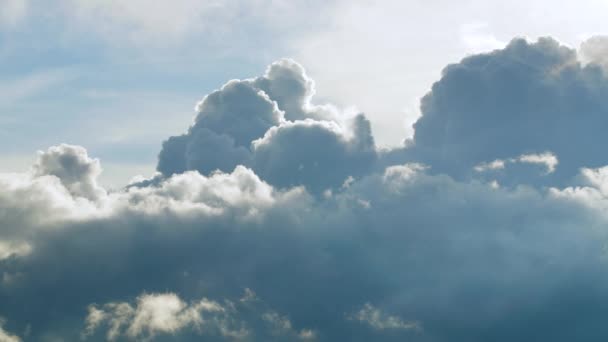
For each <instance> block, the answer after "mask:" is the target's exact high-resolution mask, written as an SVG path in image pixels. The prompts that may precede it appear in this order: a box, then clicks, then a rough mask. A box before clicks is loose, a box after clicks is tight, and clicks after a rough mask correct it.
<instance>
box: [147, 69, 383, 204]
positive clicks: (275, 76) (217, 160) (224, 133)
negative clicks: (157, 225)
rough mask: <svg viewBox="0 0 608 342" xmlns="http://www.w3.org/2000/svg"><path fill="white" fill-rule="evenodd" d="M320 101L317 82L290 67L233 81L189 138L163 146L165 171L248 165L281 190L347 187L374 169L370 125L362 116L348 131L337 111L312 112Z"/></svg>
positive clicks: (211, 101) (203, 106)
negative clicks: (315, 100)
mask: <svg viewBox="0 0 608 342" xmlns="http://www.w3.org/2000/svg"><path fill="white" fill-rule="evenodd" d="M313 95H314V82H313V81H312V80H311V79H310V78H308V76H307V75H306V73H305V71H304V69H303V68H302V66H300V65H299V64H297V63H296V62H294V61H292V60H288V59H284V60H280V61H278V62H275V63H273V64H272V65H271V66H270V67H269V68H268V70H267V71H266V73H265V75H264V76H261V77H258V78H255V79H248V80H242V81H240V80H233V81H230V82H228V83H227V84H225V85H224V86H223V87H222V88H221V89H220V90H217V91H215V92H213V93H211V94H209V95H207V96H205V98H204V99H203V100H202V101H201V102H200V103H199V104H198V105H197V107H196V110H197V113H198V114H197V116H196V119H195V123H194V124H193V125H192V127H190V128H189V129H188V132H187V133H186V134H184V135H181V136H177V137H171V138H169V139H168V140H167V141H166V142H165V143H164V144H163V149H162V151H161V152H160V155H159V163H158V171H160V172H161V173H162V174H164V175H166V176H170V175H171V174H175V173H181V172H184V171H186V170H197V171H199V172H201V173H203V174H209V173H210V172H212V171H214V170H220V171H225V172H227V171H231V170H232V169H234V167H235V166H236V165H247V166H250V167H252V168H253V170H255V171H256V173H258V174H259V175H260V176H261V177H262V178H263V179H264V180H266V181H268V182H270V183H271V184H273V185H277V186H279V187H288V186H297V185H304V186H306V187H307V188H308V189H309V190H311V191H313V192H315V193H320V192H322V191H324V190H327V189H332V188H335V187H339V186H340V185H341V184H342V183H343V182H344V181H345V180H346V179H347V178H348V177H349V176H351V177H352V176H356V175H361V174H364V173H365V172H367V170H369V169H371V167H372V164H373V162H374V159H375V145H374V140H373V137H372V134H371V129H370V124H369V121H368V120H367V119H366V118H365V117H364V116H363V115H362V114H360V115H359V116H357V117H355V118H354V119H351V121H352V122H351V123H350V125H346V124H345V123H344V122H342V120H339V114H338V112H337V110H336V109H335V108H334V107H332V106H329V105H314V104H312V103H311V99H312V96H313Z"/></svg>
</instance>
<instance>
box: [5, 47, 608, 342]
mask: <svg viewBox="0 0 608 342" xmlns="http://www.w3.org/2000/svg"><path fill="white" fill-rule="evenodd" d="M577 57H578V56H576V54H575V52H574V51H573V50H570V49H568V48H566V47H563V46H560V45H559V44H557V43H556V42H554V41H552V40H549V39H543V40H541V41H539V42H537V43H527V42H525V41H522V40H515V41H513V42H512V43H511V44H510V45H509V46H508V47H507V48H505V49H504V50H500V51H495V52H493V53H490V54H484V55H477V56H472V57H468V58H466V59H464V60H463V61H462V62H461V63H459V64H455V65H452V66H449V67H448V68H447V69H446V71H445V72H444V75H443V77H442V79H441V80H440V81H439V82H438V83H437V84H435V86H434V87H433V90H432V92H431V93H429V94H428V95H427V96H426V97H425V99H424V100H423V116H422V117H421V119H420V120H419V121H418V123H417V124H416V136H415V137H414V140H413V141H412V142H410V143H409V145H407V146H406V147H405V148H402V149H395V150H392V151H382V152H379V151H377V149H376V147H375V144H374V139H373V135H372V132H371V129H370V125H369V122H368V120H367V119H366V118H365V116H363V115H358V116H355V117H353V118H350V119H342V118H341V115H340V113H339V111H338V110H337V109H335V108H332V107H331V106H317V105H314V104H312V103H311V99H312V96H313V94H314V84H313V82H312V80H310V79H309V78H308V77H307V76H306V74H305V72H304V70H303V69H302V67H301V66H299V65H298V64H296V63H295V62H293V61H290V60H283V61H279V62H276V63H274V64H273V65H271V66H270V68H269V69H268V70H267V72H266V73H265V75H264V76H262V77H259V78H256V79H251V80H242V81H230V82H228V83H227V84H226V85H225V86H224V87H222V88H221V89H220V90H218V91H216V92H214V93H212V94H210V95H208V96H206V97H205V98H204V100H203V101H201V103H200V104H199V105H198V107H197V110H198V113H199V114H198V115H197V117H196V119H195V122H194V123H193V125H192V126H191V127H190V128H189V129H188V130H187V132H186V133H184V134H183V135H181V136H175V137H171V138H169V139H168V140H167V141H166V142H165V143H164V145H163V149H162V151H161V153H160V155H159V164H158V170H159V171H160V172H161V173H160V174H158V175H155V176H153V177H152V178H150V179H145V180H138V181H137V182H135V183H134V184H132V185H130V186H128V187H126V188H125V189H121V190H117V191H107V190H105V189H103V188H102V187H101V186H99V185H98V183H97V177H98V176H99V173H100V172H101V166H100V163H99V161H97V160H96V159H93V158H90V157H89V156H88V155H87V152H86V150H85V149H84V148H81V147H77V146H70V145H61V146H57V147H52V148H50V149H49V150H47V151H46V152H41V153H40V156H39V159H38V161H37V162H36V164H35V165H34V167H33V168H32V169H31V170H30V171H29V172H26V173H21V174H0V304H1V305H0V316H1V317H4V318H5V320H4V321H3V324H1V325H0V327H1V328H0V341H2V339H3V338H4V340H7V341H10V342H14V341H19V339H22V340H27V341H43V342H47V341H49V342H50V341H58V340H59V341H62V340H63V341H74V340H79V339H84V340H89V341H108V340H115V341H138V340H152V341H174V340H179V341H200V340H201V339H204V340H208V341H297V340H301V341H403V340H408V341H417V342H441V341H497V342H501V341H505V342H507V341H509V342H510V341H519V340H523V341H532V340H533V341H556V342H559V341H573V340H576V341H604V340H605V338H606V336H608V325H606V324H605V317H607V316H608V309H607V308H608V290H607V289H608V273H606V271H605V270H606V267H607V266H608V265H607V262H608V259H607V258H606V248H605V246H606V243H607V241H608V235H607V234H608V231H606V226H607V225H608V216H606V214H605V213H606V209H608V167H605V166H604V165H605V164H607V163H605V162H603V159H604V158H603V157H602V153H601V152H600V151H599V145H598V144H599V143H601V141H602V139H603V136H602V135H601V134H600V133H601V132H602V128H603V127H597V126H601V123H602V121H601V120H602V117H603V116H602V115H603V110H604V107H603V105H604V102H603V98H601V97H600V96H599V94H600V93H601V91H603V90H604V86H605V85H604V84H605V80H604V76H603V74H602V73H601V71H599V70H600V67H599V66H597V65H596V64H594V63H591V64H588V65H587V66H581V65H580V64H579V62H578V61H577V59H576V58H577ZM577 106H579V107H577ZM576 108H578V109H579V110H578V111H575V109H576ZM566 126H570V127H571V129H570V130H569V131H568V130H566ZM539 132H541V133H539ZM544 133H546V134H544ZM561 134H565V135H564V136H561ZM558 137H562V138H563V137H566V138H567V139H565V140H559V139H558ZM592 140H593V141H596V142H599V143H598V144H595V145H591V144H589V145H585V143H590V142H591V141H592ZM575 151H577V152H578V154H577V153H575ZM493 180H497V182H492V181H493ZM504 185H507V186H504ZM17 336H19V337H17Z"/></svg>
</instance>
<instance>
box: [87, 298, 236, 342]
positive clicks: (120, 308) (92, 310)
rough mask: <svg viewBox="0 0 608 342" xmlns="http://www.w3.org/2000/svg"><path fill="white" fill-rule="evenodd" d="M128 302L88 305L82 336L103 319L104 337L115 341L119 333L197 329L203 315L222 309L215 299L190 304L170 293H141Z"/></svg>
mask: <svg viewBox="0 0 608 342" xmlns="http://www.w3.org/2000/svg"><path fill="white" fill-rule="evenodd" d="M136 303H137V304H136V305H135V307H133V306H131V305H130V304H129V303H114V302H112V303H107V304H104V305H103V307H102V308H101V309H100V308H98V307H97V306H95V305H91V306H89V308H88V310H89V314H88V316H87V318H86V323H87V326H86V329H85V336H87V335H91V334H92V333H94V332H95V330H96V329H97V328H98V327H99V326H100V325H101V324H102V323H104V322H106V321H107V322H108V325H109V329H108V332H107V339H108V340H110V341H113V340H116V339H117V338H118V337H119V336H120V335H123V334H124V335H126V336H128V337H129V338H131V339H141V338H143V339H145V340H149V339H152V338H153V337H154V336H155V335H157V334H159V333H164V334H175V333H177V332H178V331H179V330H181V329H184V328H186V327H197V328H198V329H201V328H202V327H201V326H202V324H203V322H204V321H207V320H208V318H207V317H205V318H204V319H203V315H205V316H207V315H217V314H218V313H224V312H225V311H226V309H225V308H224V307H223V306H222V305H220V304H219V303H217V302H213V301H209V300H207V299H201V300H200V301H198V302H195V303H192V304H186V303H184V302H183V301H182V300H181V299H180V298H179V297H178V296H177V295H175V294H174V293H165V294H145V295H141V296H139V297H138V298H137V300H136Z"/></svg>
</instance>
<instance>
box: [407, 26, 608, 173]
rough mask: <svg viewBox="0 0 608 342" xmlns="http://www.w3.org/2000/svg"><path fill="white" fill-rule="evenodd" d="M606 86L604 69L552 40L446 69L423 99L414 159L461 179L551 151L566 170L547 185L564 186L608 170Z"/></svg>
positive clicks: (519, 42)
mask: <svg viewBox="0 0 608 342" xmlns="http://www.w3.org/2000/svg"><path fill="white" fill-rule="evenodd" d="M607 86H608V82H607V78H605V77H604V76H603V74H602V72H601V71H600V70H599V69H598V66H597V65H595V64H587V65H582V64H581V63H580V62H579V61H578V57H577V52H576V51H575V50H573V49H570V48H568V47H565V46H563V45H560V44H559V43H558V42H557V41H555V40H553V39H551V38H542V39H539V40H538V41H537V42H528V41H526V40H524V39H514V40H513V41H511V42H510V43H509V44H508V45H507V46H506V47H505V48H504V49H502V50H496V51H493V52H490V53H485V54H479V55H474V56H470V57H467V58H465V59H463V60H462V61H461V62H459V63H456V64H452V65H449V66H448V67H446V68H445V69H444V71H443V75H442V77H441V79H440V80H439V81H438V82H436V83H435V84H434V85H433V87H432V91H431V92H429V93H428V94H427V95H426V96H425V97H424V98H423V99H422V103H421V112H422V116H421V117H420V119H419V120H418V121H417V122H416V123H415V125H414V128H415V135H414V138H413V140H412V141H411V142H410V144H411V149H410V150H409V153H410V154H411V155H412V156H413V157H414V158H416V159H419V160H420V161H421V162H424V163H427V164H429V165H432V166H433V168H434V169H435V170H437V171H438V172H445V173H448V174H450V175H452V176H454V177H457V178H459V179H462V178H463V177H469V176H470V170H473V168H474V167H475V166H476V165H479V164H480V163H487V162H488V161H492V160H497V159H498V160H506V159H508V158H512V157H513V156H518V155H526V154H530V153H537V152H539V151H551V152H552V153H554V154H555V156H556V158H559V161H560V166H559V167H558V168H557V169H556V170H555V172H553V173H552V176H551V177H545V178H544V180H543V181H544V182H553V184H562V185H563V184H564V182H565V181H567V180H569V179H571V178H572V177H575V176H576V174H577V173H578V170H579V169H580V168H581V167H599V166H602V165H603V164H604V163H605V159H604V158H603V154H602V153H601V152H600V151H599V150H598V148H599V146H601V145H602V143H601V141H602V139H603V137H604V136H605V135H604V134H603V133H602V130H603V128H602V127H604V124H605V118H606V117H607V116H608V112H607V108H608V103H606V97H605V96H604V95H603V94H604V91H605V89H606V87H607ZM598 139H599V140H598ZM520 161H524V162H525V161H528V162H529V161H531V159H529V158H528V159H523V160H520ZM546 162H548V160H546V161H545V163H546ZM550 163H551V164H546V165H549V166H548V168H547V171H548V172H551V171H552V169H553V167H554V166H555V165H554V162H553V161H551V162H550ZM550 165H553V166H550ZM523 180H525V179H523ZM517 181H522V179H521V178H520V179H517ZM560 182H561V183H560Z"/></svg>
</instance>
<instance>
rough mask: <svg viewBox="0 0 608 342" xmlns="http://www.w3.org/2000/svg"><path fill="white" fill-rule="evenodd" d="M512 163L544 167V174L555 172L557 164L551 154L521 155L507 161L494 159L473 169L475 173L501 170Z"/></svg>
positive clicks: (555, 157)
mask: <svg viewBox="0 0 608 342" xmlns="http://www.w3.org/2000/svg"><path fill="white" fill-rule="evenodd" d="M513 163H524V164H537V165H542V166H544V167H545V172H546V174H550V173H553V172H555V168H556V167H557V165H558V164H559V160H558V159H557V156H555V155H554V154H553V153H551V152H544V153H538V154H533V153H532V154H522V155H521V156H519V157H517V158H509V159H496V160H494V161H491V162H487V163H480V164H478V165H476V166H475V167H474V168H473V169H474V170H475V171H477V172H486V171H495V170H503V169H504V168H505V166H506V165H508V164H513Z"/></svg>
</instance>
